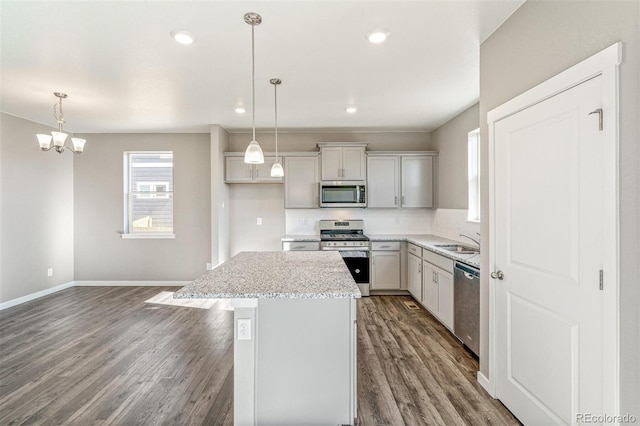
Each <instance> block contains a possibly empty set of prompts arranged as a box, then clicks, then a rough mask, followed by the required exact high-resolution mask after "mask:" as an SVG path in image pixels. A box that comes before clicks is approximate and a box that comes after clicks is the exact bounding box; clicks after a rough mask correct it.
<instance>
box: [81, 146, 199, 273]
mask: <svg viewBox="0 0 640 426" xmlns="http://www.w3.org/2000/svg"><path fill="white" fill-rule="evenodd" d="M83 137H85V138H86V139H87V146H86V147H85V152H84V154H82V155H81V156H77V157H76V159H75V173H74V189H75V280H76V281H110V280H114V281H129V280H140V281H155V280H158V281H183V280H192V279H195V278H197V277H198V276H200V275H201V274H202V273H203V272H204V271H205V270H206V264H207V263H208V262H210V260H211V204H210V200H211V191H210V188H211V185H210V179H211V174H210V151H209V147H210V135H209V134H87V135H84V136H83ZM154 150H158V151H173V154H174V176H173V179H174V232H175V235H176V238H175V239H122V238H120V233H121V232H123V228H124V212H123V208H124V207H123V203H124V200H123V153H124V152H125V151H154Z"/></svg>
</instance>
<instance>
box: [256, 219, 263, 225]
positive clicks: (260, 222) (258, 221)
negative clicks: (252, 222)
mask: <svg viewBox="0 0 640 426" xmlns="http://www.w3.org/2000/svg"><path fill="white" fill-rule="evenodd" d="M256 223H257V224H258V225H262V218H261V217H259V218H258V220H256Z"/></svg>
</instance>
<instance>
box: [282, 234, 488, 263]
mask: <svg viewBox="0 0 640 426" xmlns="http://www.w3.org/2000/svg"><path fill="white" fill-rule="evenodd" d="M366 235H367V237H369V238H370V239H371V241H373V242H375V241H407V242H410V243H413V244H416V245H418V246H420V247H422V248H424V249H427V250H429V251H432V252H434V253H437V254H439V255H441V256H444V257H446V258H448V259H452V260H456V261H459V262H462V263H466V264H467V265H469V266H473V267H475V268H478V269H479V268H480V255H479V254H459V253H453V252H450V251H447V250H443V249H441V248H438V247H436V246H435V245H436V244H464V245H469V246H470V247H471V246H473V244H472V243H469V244H467V243H461V242H460V241H455V240H450V239H448V238H444V237H439V236H437V235H431V234H366ZM282 241H320V236H319V235H285V236H284V237H283V238H282Z"/></svg>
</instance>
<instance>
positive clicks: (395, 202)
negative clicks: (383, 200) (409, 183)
mask: <svg viewBox="0 0 640 426" xmlns="http://www.w3.org/2000/svg"><path fill="white" fill-rule="evenodd" d="M393 205H394V206H397V205H398V196H397V195H396V196H395V197H393Z"/></svg>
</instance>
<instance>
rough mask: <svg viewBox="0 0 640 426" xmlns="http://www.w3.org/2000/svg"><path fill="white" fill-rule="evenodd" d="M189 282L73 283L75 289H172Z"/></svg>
mask: <svg viewBox="0 0 640 426" xmlns="http://www.w3.org/2000/svg"><path fill="white" fill-rule="evenodd" d="M190 282H191V281H74V283H75V286H76V287H173V286H185V285H187V284H189V283H190Z"/></svg>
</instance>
